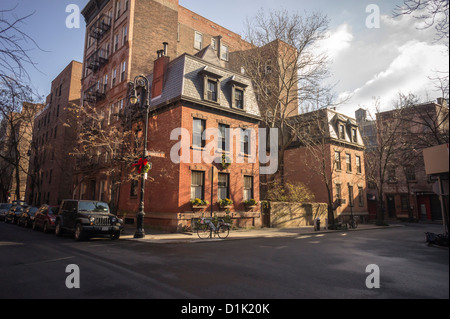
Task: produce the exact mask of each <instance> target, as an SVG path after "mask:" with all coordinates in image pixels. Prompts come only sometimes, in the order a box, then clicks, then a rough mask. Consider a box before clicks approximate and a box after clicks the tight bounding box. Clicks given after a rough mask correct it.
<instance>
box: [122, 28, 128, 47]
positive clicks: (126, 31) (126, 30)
mask: <svg viewBox="0 0 450 319" xmlns="http://www.w3.org/2000/svg"><path fill="white" fill-rule="evenodd" d="M127 35H128V27H127V26H124V27H123V29H122V40H123V42H122V45H125V43H127Z"/></svg>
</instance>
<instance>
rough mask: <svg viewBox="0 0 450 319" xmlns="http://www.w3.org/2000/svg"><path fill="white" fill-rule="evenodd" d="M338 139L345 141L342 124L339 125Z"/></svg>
mask: <svg viewBox="0 0 450 319" xmlns="http://www.w3.org/2000/svg"><path fill="white" fill-rule="evenodd" d="M339 138H340V139H343V140H345V126H344V124H339Z"/></svg>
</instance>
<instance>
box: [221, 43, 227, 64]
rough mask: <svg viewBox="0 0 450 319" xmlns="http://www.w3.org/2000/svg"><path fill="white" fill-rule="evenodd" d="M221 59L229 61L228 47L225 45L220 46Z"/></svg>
mask: <svg viewBox="0 0 450 319" xmlns="http://www.w3.org/2000/svg"><path fill="white" fill-rule="evenodd" d="M220 58H221V59H222V60H224V61H228V46H227V45H225V44H222V45H221V46H220Z"/></svg>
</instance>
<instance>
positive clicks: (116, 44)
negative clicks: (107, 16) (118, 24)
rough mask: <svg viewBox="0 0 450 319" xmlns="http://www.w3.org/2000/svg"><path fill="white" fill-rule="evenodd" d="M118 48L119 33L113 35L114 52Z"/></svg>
mask: <svg viewBox="0 0 450 319" xmlns="http://www.w3.org/2000/svg"><path fill="white" fill-rule="evenodd" d="M117 50H119V34H116V35H115V36H114V52H116V51H117Z"/></svg>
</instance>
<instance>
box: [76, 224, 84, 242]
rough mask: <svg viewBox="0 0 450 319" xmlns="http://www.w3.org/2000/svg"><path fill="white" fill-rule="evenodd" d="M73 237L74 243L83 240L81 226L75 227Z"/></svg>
mask: <svg viewBox="0 0 450 319" xmlns="http://www.w3.org/2000/svg"><path fill="white" fill-rule="evenodd" d="M74 236H75V240H76V241H82V240H83V239H84V234H83V226H82V225H81V224H77V225H76V226H75V234H74Z"/></svg>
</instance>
